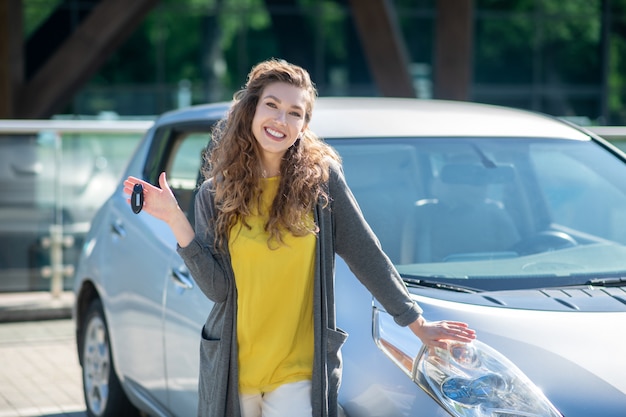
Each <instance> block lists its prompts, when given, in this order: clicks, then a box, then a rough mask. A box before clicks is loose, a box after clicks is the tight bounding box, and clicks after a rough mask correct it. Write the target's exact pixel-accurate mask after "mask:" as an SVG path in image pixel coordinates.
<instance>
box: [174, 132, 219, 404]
mask: <svg viewBox="0 0 626 417" xmlns="http://www.w3.org/2000/svg"><path fill="white" fill-rule="evenodd" d="M209 140H210V135H209V133H208V129H207V128H206V126H187V127H185V128H181V129H173V133H172V138H171V141H172V144H171V146H169V148H170V149H171V151H170V152H169V153H166V154H164V155H163V158H164V161H163V166H165V167H166V171H167V176H168V182H169V184H170V187H171V188H172V191H173V192H174V194H175V195H176V196H177V199H178V202H179V205H180V207H181V208H182V209H183V210H184V211H185V212H186V213H187V216H188V218H189V219H190V221H191V222H192V224H193V218H192V217H193V208H192V207H193V204H194V196H195V191H196V188H197V187H196V186H197V183H198V173H199V169H200V165H201V162H202V156H201V153H202V150H203V149H204V148H205V147H206V145H207V144H208V142H209ZM167 274H168V275H167V278H166V280H165V287H164V290H165V294H164V311H163V346H164V350H165V371H166V378H167V389H168V400H169V407H168V408H169V409H170V410H172V412H174V413H175V414H176V415H177V416H192V415H196V410H197V402H198V399H197V398H198V397H197V390H198V366H199V353H198V352H199V346H200V332H201V329H202V324H203V323H204V321H205V320H206V317H207V316H208V314H209V311H210V309H211V307H212V302H210V301H209V300H208V299H207V298H206V297H205V296H204V294H202V292H201V291H200V290H199V288H198V287H197V286H196V285H195V282H194V281H193V278H192V277H191V275H190V274H189V272H188V271H187V268H186V267H185V264H184V262H183V260H182V259H181V258H180V256H179V255H178V254H177V253H175V254H174V256H173V257H172V258H170V263H169V265H168V269H167Z"/></svg>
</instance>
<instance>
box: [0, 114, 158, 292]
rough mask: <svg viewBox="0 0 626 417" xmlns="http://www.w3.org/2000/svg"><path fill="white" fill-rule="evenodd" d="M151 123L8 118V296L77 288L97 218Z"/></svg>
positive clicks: (1, 135)
mask: <svg viewBox="0 0 626 417" xmlns="http://www.w3.org/2000/svg"><path fill="white" fill-rule="evenodd" d="M151 125H152V121H120V120H114V121H86V120H67V121H62V120H0V292H25V291H51V292H52V293H53V294H55V295H56V294H59V293H60V292H61V291H63V290H69V289H71V287H72V284H73V282H72V280H73V274H74V266H75V264H76V261H77V260H78V255H79V253H80V250H81V247H82V244H83V240H84V236H85V234H86V232H87V231H88V230H89V226H90V223H91V219H92V217H93V215H94V214H95V213H96V211H97V210H98V209H99V208H100V206H101V205H102V204H103V203H104V201H105V200H106V199H107V198H108V197H109V196H110V195H111V193H112V192H113V191H114V189H115V187H116V185H117V184H118V182H119V179H120V177H121V175H122V173H123V170H124V169H125V167H126V164H127V162H128V160H129V158H130V156H131V154H132V153H133V151H134V149H135V147H136V146H137V144H138V142H139V140H140V139H141V137H142V136H143V135H144V133H145V132H146V131H147V130H148V128H149V127H150V126H151Z"/></svg>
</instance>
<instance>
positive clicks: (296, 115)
mask: <svg viewBox="0 0 626 417" xmlns="http://www.w3.org/2000/svg"><path fill="white" fill-rule="evenodd" d="M289 114H291V115H292V116H294V117H297V118H300V117H302V115H301V114H300V113H298V112H297V111H292V112H291V113H289Z"/></svg>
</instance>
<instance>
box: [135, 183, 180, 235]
mask: <svg viewBox="0 0 626 417" xmlns="http://www.w3.org/2000/svg"><path fill="white" fill-rule="evenodd" d="M135 184H141V185H142V186H143V211H145V212H146V213H148V214H150V215H152V216H154V217H156V218H157V219H160V220H163V221H164V222H166V223H170V221H171V219H173V218H174V217H175V216H176V215H177V212H179V211H180V207H179V206H178V201H176V197H175V196H174V193H173V192H172V189H171V188H170V186H169V184H168V183H167V179H166V176H165V172H162V173H161V175H160V176H159V185H160V186H161V188H159V187H155V186H154V185H152V184H150V183H148V182H146V181H143V180H140V179H139V178H135V177H128V178H127V179H126V180H125V181H124V193H125V194H128V195H129V196H130V195H131V194H132V192H133V187H134V186H135ZM126 201H127V202H128V203H129V204H130V197H129V198H128V199H127V200H126Z"/></svg>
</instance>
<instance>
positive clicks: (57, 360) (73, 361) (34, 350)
mask: <svg viewBox="0 0 626 417" xmlns="http://www.w3.org/2000/svg"><path fill="white" fill-rule="evenodd" d="M48 296H49V294H48ZM6 298H7V297H6V296H5V295H0V319H1V318H2V309H4V311H5V312H6V311H8V310H11V311H12V315H11V317H13V318H16V317H17V316H16V314H15V312H16V311H18V310H21V311H22V313H21V317H22V320H21V321H7V320H4V322H0V417H44V416H45V417H84V416H86V413H85V402H84V399H83V392H82V380H81V369H80V366H79V364H78V357H77V353H76V347H75V335H74V327H73V322H72V320H71V319H68V318H64V319H57V320H34V321H24V320H25V318H26V317H39V318H41V317H46V316H47V315H46V311H47V309H48V308H49V307H50V306H51V305H50V304H49V303H48V302H47V300H45V297H42V301H46V302H43V303H41V304H40V305H39V306H35V305H30V307H29V308H25V307H23V308H19V309H18V308H17V307H16V305H17V304H19V303H16V304H14V305H13V307H11V308H9V307H8V305H7V303H6V302H5V301H6ZM18 298H20V299H21V300H22V301H24V299H25V298H28V297H16V298H14V299H13V301H16V300H17V299H18ZM60 304H62V303H60V302H59V301H58V300H56V301H55V302H54V303H53V304H52V307H55V308H56V309H57V310H59V308H60ZM48 313H49V314H50V315H53V316H54V314H58V313H59V312H58V311H56V313H54V312H53V313H50V312H49V311H48ZM7 316H8V315H7V314H5V315H4V317H5V319H6V317H7ZM48 317H49V315H48Z"/></svg>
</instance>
